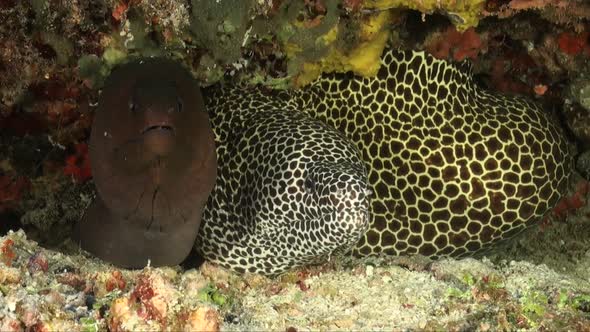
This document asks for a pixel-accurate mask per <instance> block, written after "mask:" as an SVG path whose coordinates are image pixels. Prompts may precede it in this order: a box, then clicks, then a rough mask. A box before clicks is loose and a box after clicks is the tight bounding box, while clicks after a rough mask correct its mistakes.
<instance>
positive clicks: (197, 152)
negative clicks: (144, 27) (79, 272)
mask: <svg viewBox="0 0 590 332" xmlns="http://www.w3.org/2000/svg"><path fill="white" fill-rule="evenodd" d="M98 103H99V106H98V109H97V111H96V113H95V118H94V123H93V125H92V133H91V137H90V145H89V151H90V152H89V155H90V160H91V167H92V173H93V176H94V181H95V184H96V188H97V193H98V196H97V198H96V199H95V201H94V202H93V203H92V205H91V206H90V207H89V208H88V210H87V211H86V213H85V216H84V218H83V220H82V221H81V222H79V223H78V224H77V225H76V228H75V231H74V237H75V240H76V241H77V242H79V243H80V245H81V247H82V248H83V249H85V250H87V251H89V252H91V253H92V254H94V255H95V256H97V257H99V258H102V259H104V260H107V261H109V262H112V263H113V264H115V265H118V266H121V267H128V268H140V267H143V266H145V265H146V264H147V263H148V261H150V263H151V265H153V266H161V265H175V264H179V263H180V262H181V261H182V260H183V259H184V258H185V257H186V256H187V255H188V254H189V252H190V250H191V249H192V247H193V244H194V241H195V238H196V235H197V232H198V229H199V225H200V222H201V213H202V210H203V207H204V205H205V203H206V201H207V198H208V196H209V193H210V192H211V190H212V188H213V185H214V183H215V178H216V171H217V167H216V166H217V165H216V156H215V143H214V139H213V132H212V130H211V126H210V123H209V119H208V115H207V113H206V112H205V107H204V103H203V98H202V96H201V92H200V89H199V87H198V84H196V82H195V81H194V79H193V77H192V76H191V74H190V73H189V72H188V71H187V70H185V69H184V68H183V67H182V66H181V65H180V64H178V63H176V62H174V61H172V60H166V59H162V58H152V59H142V60H136V61H132V62H130V63H127V64H124V65H122V66H119V67H117V68H115V69H114V70H113V72H112V73H111V75H110V77H109V78H108V79H107V80H106V82H105V88H104V89H103V90H102V93H101V95H100V98H99V102H98Z"/></svg>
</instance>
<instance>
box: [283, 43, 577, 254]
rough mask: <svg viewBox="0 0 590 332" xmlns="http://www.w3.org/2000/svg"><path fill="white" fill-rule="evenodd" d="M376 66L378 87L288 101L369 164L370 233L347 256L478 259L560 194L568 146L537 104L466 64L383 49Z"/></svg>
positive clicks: (354, 82) (326, 87)
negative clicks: (480, 79)
mask: <svg viewBox="0 0 590 332" xmlns="http://www.w3.org/2000/svg"><path fill="white" fill-rule="evenodd" d="M381 65H382V66H381V69H380V70H379V73H378V75H377V77H375V78H361V77H355V76H354V75H352V74H331V75H325V76H323V77H322V78H321V79H319V80H317V81H316V82H314V83H312V84H311V85H310V86H308V87H307V88H306V89H304V90H302V91H299V92H295V93H294V95H293V97H292V100H291V103H294V104H295V105H297V106H295V107H294V108H297V109H303V110H305V111H306V112H307V113H308V114H311V115H312V116H314V117H316V118H318V119H321V120H322V121H324V122H326V123H328V124H329V125H331V126H333V127H335V128H338V129H339V130H340V131H341V132H343V133H345V134H346V136H347V137H348V138H349V139H351V140H352V141H353V142H355V144H356V145H357V147H358V148H359V149H360V150H361V152H362V155H363V159H364V160H365V161H366V163H367V168H368V169H369V182H370V184H371V187H372V189H373V191H374V195H373V197H372V202H371V221H370V229H369V231H368V232H367V233H366V234H365V235H364V236H363V238H362V239H361V240H360V241H359V243H358V244H357V246H356V248H355V249H354V253H356V254H358V255H371V254H380V253H385V254H391V255H402V254H416V253H419V254H423V255H426V256H432V257H440V256H463V255H465V254H468V253H473V252H477V251H479V250H480V249H482V248H485V247H489V245H490V244H492V243H494V242H497V241H498V240H500V239H507V238H510V237H511V236H513V235H516V234H517V233H519V232H520V231H522V230H523V229H525V228H526V227H527V226H530V225H532V224H533V223H535V221H538V220H539V219H540V218H541V217H542V216H543V215H544V214H545V213H547V212H548V211H549V210H550V209H551V208H552V207H553V206H554V205H555V204H556V203H557V201H558V200H559V198H560V197H561V196H562V195H563V194H564V193H565V192H566V188H567V185H568V177H569V175H570V174H571V169H572V158H571V155H570V152H569V151H568V145H567V142H566V139H565V138H564V136H563V134H562V132H561V131H560V129H559V128H558V127H557V126H556V125H555V124H554V123H553V122H552V121H551V120H550V118H549V116H548V115H547V114H545V113H544V112H543V111H542V110H541V109H540V108H539V107H538V106H537V105H535V104H534V103H532V102H530V101H527V100H526V99H524V98H519V97H509V96H503V95H499V94H494V93H490V92H487V91H484V90H482V89H481V88H479V87H477V86H476V85H475V84H474V83H473V82H472V77H471V68H470V66H469V65H468V64H467V63H462V64H458V65H455V64H449V63H447V62H446V61H442V60H437V59H435V58H433V57H432V56H430V55H427V54H425V53H423V52H413V51H398V50H391V51H387V52H386V53H385V54H384V56H383V57H382V60H381Z"/></svg>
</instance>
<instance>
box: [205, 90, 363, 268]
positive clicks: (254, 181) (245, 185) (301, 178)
mask: <svg viewBox="0 0 590 332" xmlns="http://www.w3.org/2000/svg"><path fill="white" fill-rule="evenodd" d="M205 96H207V109H208V111H209V113H210V117H211V122H212V126H213V128H214V132H215V139H216V142H217V158H218V170H217V173H218V177H217V183H216V185H215V188H214V189H213V192H212V193H211V196H210V198H209V201H208V203H207V206H206V208H205V210H204V212H203V226H202V227H201V230H200V231H199V235H198V237H197V244H196V247H197V249H198V251H199V252H200V253H201V255H202V256H203V257H205V258H206V259H208V260H210V261H213V262H216V263H218V264H220V265H222V266H224V267H227V268H230V269H233V270H236V271H239V272H245V271H249V272H255V273H262V274H266V275H274V274H279V273H282V272H285V271H286V270H288V269H290V268H292V267H295V266H300V265H305V264H311V263H319V262H322V261H325V260H327V259H329V258H330V257H331V256H332V255H337V254H340V253H344V252H347V251H349V250H350V248H352V247H353V246H354V245H355V243H357V242H358V241H359V239H360V237H361V236H362V235H363V234H364V233H365V232H366V231H367V227H368V223H369V197H368V194H369V193H370V190H369V189H368V179H367V170H366V168H365V163H364V162H363V160H362V158H361V154H360V151H359V150H358V149H357V148H356V146H355V145H354V144H353V143H352V142H351V141H350V140H348V139H346V137H344V135H343V134H342V133H340V132H338V131H337V130H336V129H335V128H333V127H330V126H328V125H327V124H325V123H323V122H321V121H319V120H316V119H313V118H311V117H310V116H309V115H307V114H305V113H303V112H300V111H299V110H298V109H296V108H293V107H292V106H291V105H290V104H289V103H288V101H289V99H288V97H289V96H288V94H282V93H279V95H275V94H273V93H272V92H271V93H270V94H266V91H265V90H263V89H262V88H244V87H235V88H231V89H228V90H216V89H213V90H209V91H208V93H205Z"/></svg>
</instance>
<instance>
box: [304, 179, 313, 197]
mask: <svg viewBox="0 0 590 332" xmlns="http://www.w3.org/2000/svg"><path fill="white" fill-rule="evenodd" d="M303 187H304V189H305V192H306V193H308V194H311V193H313V192H314V191H315V182H313V180H312V179H311V178H307V179H305V183H304V184H303Z"/></svg>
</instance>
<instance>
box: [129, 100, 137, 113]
mask: <svg viewBox="0 0 590 332" xmlns="http://www.w3.org/2000/svg"><path fill="white" fill-rule="evenodd" d="M129 111H130V112H131V113H136V112H137V104H136V103H135V101H134V100H133V99H130V100H129Z"/></svg>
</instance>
